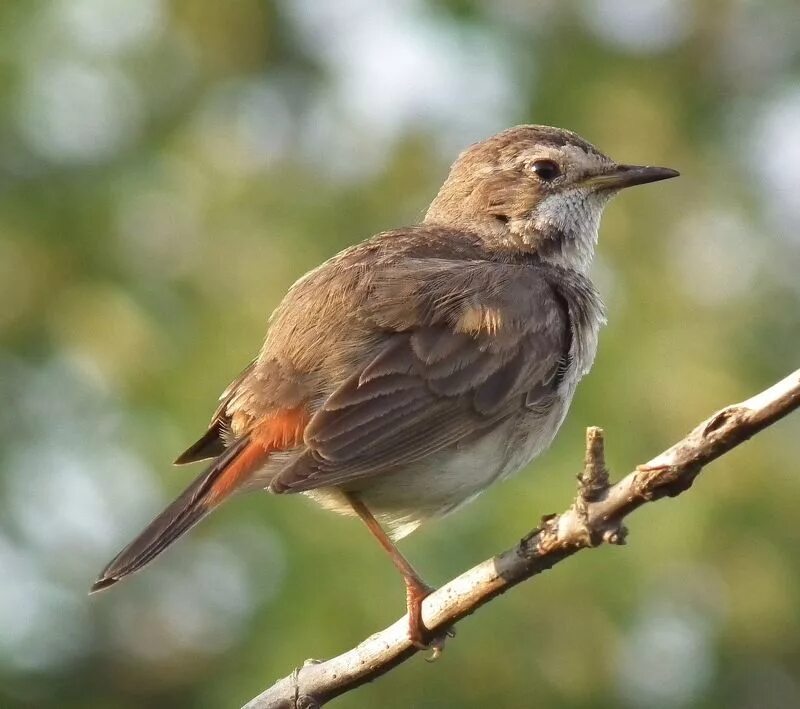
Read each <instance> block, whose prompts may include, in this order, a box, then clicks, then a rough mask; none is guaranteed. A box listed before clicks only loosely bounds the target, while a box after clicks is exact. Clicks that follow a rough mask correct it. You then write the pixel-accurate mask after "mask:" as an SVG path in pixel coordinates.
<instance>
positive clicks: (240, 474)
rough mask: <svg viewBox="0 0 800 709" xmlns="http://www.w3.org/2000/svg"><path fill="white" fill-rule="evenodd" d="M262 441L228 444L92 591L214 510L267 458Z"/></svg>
mask: <svg viewBox="0 0 800 709" xmlns="http://www.w3.org/2000/svg"><path fill="white" fill-rule="evenodd" d="M267 454H268V451H267V450H266V449H265V447H264V445H263V444H261V443H260V442H251V441H250V440H249V437H245V438H242V439H240V440H238V441H236V443H234V444H233V445H232V446H231V447H230V448H227V449H226V450H225V452H223V453H222V455H220V456H219V457H218V458H217V459H216V460H215V461H214V462H213V463H212V464H211V465H210V466H209V467H208V468H207V469H206V471H205V472H204V473H203V474H202V475H200V477H198V478H197V479H196V480H195V481H194V482H193V483H192V484H191V485H189V487H188V488H186V490H184V491H183V493H182V494H181V495H180V497H178V499H177V500H175V501H174V502H173V503H172V504H171V505H169V507H167V508H166V509H165V510H164V511H163V512H162V513H161V514H160V515H158V517H156V518H155V519H154V520H153V521H152V522H151V523H150V524H149V525H148V526H147V528H146V529H145V530H144V531H143V532H142V533H141V534H140V535H139V536H138V537H136V539H134V540H133V541H132V542H131V543H130V544H128V546H126V547H125V548H124V549H123V550H122V551H121V552H120V553H119V554H117V556H116V557H114V559H113V560H112V561H111V563H109V564H108V566H106V568H105V569H103V572H102V573H101V574H100V576H98V578H97V581H95V583H94V585H93V586H92V588H91V590H90V593H95V592H96V591H102V590H103V589H104V588H108V587H109V586H112V585H113V584H115V583H116V582H117V581H119V580H120V579H122V578H125V577H126V576H129V575H130V574H132V573H133V572H134V571H138V570H139V569H141V568H142V567H143V566H145V565H146V564H148V563H150V562H151V561H152V560H153V559H155V558H156V557H157V556H158V555H159V554H160V553H161V552H162V551H164V550H165V549H166V548H167V547H168V546H169V545H170V544H172V543H173V542H174V541H176V540H177V539H178V538H179V537H181V536H182V535H183V534H184V533H186V532H187V531H188V530H189V529H190V528H192V527H193V526H194V525H195V524H197V523H198V522H199V521H200V520H201V519H203V517H205V516H206V515H207V514H208V513H209V512H211V511H212V510H213V509H214V508H215V507H217V505H219V504H220V503H221V502H222V501H223V500H224V499H225V498H226V497H228V496H229V495H230V494H231V493H232V492H234V490H236V489H237V488H238V487H240V485H241V483H242V482H244V481H245V480H246V479H247V478H249V477H250V476H251V475H252V474H253V472H255V471H256V470H257V469H258V468H259V467H260V466H261V465H262V464H263V462H264V458H265V457H266V455H267Z"/></svg>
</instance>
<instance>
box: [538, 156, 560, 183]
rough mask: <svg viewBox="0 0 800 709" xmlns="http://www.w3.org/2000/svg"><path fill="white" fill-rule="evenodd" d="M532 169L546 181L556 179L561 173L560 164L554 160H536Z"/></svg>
mask: <svg viewBox="0 0 800 709" xmlns="http://www.w3.org/2000/svg"><path fill="white" fill-rule="evenodd" d="M531 169H532V170H533V172H534V173H535V174H536V177H538V178H539V179H540V180H543V181H544V182H550V181H551V180H555V179H556V177H558V176H559V175H560V174H561V170H560V169H559V167H558V164H557V163H555V162H554V161H552V160H536V161H534V163H533V165H531Z"/></svg>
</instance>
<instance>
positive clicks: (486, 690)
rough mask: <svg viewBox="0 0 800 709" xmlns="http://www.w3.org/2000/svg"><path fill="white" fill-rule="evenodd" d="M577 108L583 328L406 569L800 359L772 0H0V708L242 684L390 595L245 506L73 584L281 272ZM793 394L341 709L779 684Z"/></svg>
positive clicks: (553, 702) (498, 537)
mask: <svg viewBox="0 0 800 709" xmlns="http://www.w3.org/2000/svg"><path fill="white" fill-rule="evenodd" d="M522 122H537V123H548V124H553V125H559V126H564V127H568V128H571V129H574V130H576V131H578V132H579V133H581V134H582V135H583V136H585V137H586V138H587V139H589V140H590V141H591V142H593V143H595V144H596V145H598V146H599V147H600V148H601V149H602V150H604V151H606V152H607V153H609V154H611V155H612V156H614V157H615V158H616V159H618V160H620V161H625V162H641V163H651V164H665V165H669V166H672V167H675V168H678V169H679V170H680V171H681V172H682V175H683V176H682V177H681V178H680V179H679V180H675V181H670V182H667V183H663V184H659V185H653V186H648V187H642V188H639V189H636V190H633V191H631V192H630V193H626V194H625V195H624V196H621V197H619V198H618V199H617V200H615V201H614V203H612V204H611V205H610V207H609V208H608V210H607V212H606V215H605V218H604V220H603V225H602V227H601V235H600V246H599V254H598V257H597V260H596V263H595V267H594V274H595V278H596V281H597V283H598V286H599V288H600V290H601V291H602V293H603V296H604V298H605V300H606V302H607V304H608V310H609V322H608V326H607V327H606V328H605V329H604V331H603V332H602V335H601V343H600V349H599V353H598V357H597V361H596V363H595V367H594V369H593V371H592V373H591V375H590V376H589V377H588V378H587V379H586V380H585V381H584V382H583V383H582V384H581V386H580V387H579V390H578V394H577V396H576V399H575V402H574V405H573V407H572V410H571V413H570V415H569V417H568V419H567V422H566V423H565V425H564V427H563V429H562V431H561V433H560V435H559V436H558V438H557V441H556V443H555V444H554V446H553V447H552V449H551V450H550V451H549V452H548V453H547V454H546V455H544V456H542V457H541V459H539V460H538V461H537V462H536V463H534V464H533V465H532V466H530V469H529V470H526V471H525V472H524V473H523V474H521V475H520V476H518V477H516V478H514V479H513V480H511V481H510V482H507V483H505V484H503V485H501V486H498V487H497V488H495V489H493V490H491V491H490V492H488V493H486V494H485V495H484V496H483V497H482V498H481V499H480V501H479V502H478V503H476V504H474V505H471V506H470V507H469V508H467V509H466V510H464V511H462V512H460V513H458V514H457V515H455V516H454V517H452V518H449V519H448V520H446V521H445V522H439V523H436V524H432V525H431V526H429V527H428V528H426V529H424V530H423V531H421V532H419V533H418V534H416V535H414V536H413V537H412V538H410V539H409V540H408V541H407V542H404V543H403V549H404V550H405V551H406V552H407V553H408V555H409V556H410V558H411V559H412V560H413V561H414V562H415V564H416V565H417V566H418V567H419V568H420V570H421V571H422V573H423V575H424V576H425V577H426V578H427V579H428V580H429V581H430V582H431V583H441V582H443V581H445V580H446V579H448V578H450V577H451V576H453V575H455V574H457V573H458V572H459V571H461V570H463V569H465V568H467V567H469V566H470V565H472V564H473V563H475V562H477V561H479V560H481V559H483V558H486V557H487V556H489V555H491V554H492V553H494V552H496V551H498V550H500V549H502V548H504V547H506V546H508V545H509V544H511V543H513V541H514V540H515V539H518V538H519V537H520V536H522V535H523V534H524V533H526V532H527V531H528V530H529V529H531V528H532V527H533V526H535V524H536V522H537V520H538V519H539V517H540V516H541V515H543V514H545V513H549V512H554V511H557V510H561V509H563V508H565V507H566V506H567V505H568V504H569V502H570V500H571V498H572V495H573V490H574V477H575V475H576V473H577V472H578V470H579V469H580V465H581V458H582V440H583V431H584V428H585V427H586V426H587V425H590V424H595V425H601V426H603V427H604V428H605V429H606V433H607V440H608V456H609V462H610V464H611V466H612V467H613V470H614V471H616V473H617V474H622V473H624V472H626V471H628V470H630V469H631V468H632V466H633V465H635V464H636V463H639V462H643V461H645V460H647V459H648V458H650V457H651V456H653V455H655V454H656V453H658V452H660V451H661V450H662V449H663V448H665V447H667V446H668V445H669V444H671V443H672V442H673V441H674V440H676V439H677V438H678V437H680V436H681V435H682V434H684V433H685V432H686V431H687V430H688V429H690V428H691V427H692V426H694V425H695V424H696V423H697V422H699V421H700V420H701V419H703V418H704V417H706V416H707V415H709V414H710V413H711V412H713V411H714V410H716V409H717V408H719V407H721V406H722V405H725V404H727V403H731V402H734V401H737V400H740V399H742V398H745V397H747V396H749V395H751V394H753V393H755V392H756V391H758V390H760V389H762V388H764V387H766V386H767V385H769V384H771V383H772V382H773V381H775V380H777V379H778V378H780V377H782V376H784V375H785V374H788V373H789V372H790V371H791V370H792V369H794V368H795V367H797V366H798V361H799V359H800V358H798V350H800V328H799V327H798V326H800V307H799V306H800V276H798V274H799V273H800V5H798V3H797V2H796V0H770V1H769V2H767V1H766V0H764V1H763V2H758V1H756V0H708V1H704V2H689V1H688V0H686V1H682V0H599V1H598V2H589V1H588V0H587V1H585V2H560V1H557V0H550V1H543V2H524V0H501V1H498V2H489V1H488V0H487V1H486V2H477V1H472V2H470V1H469V0H461V1H456V0H453V1H451V2H445V3H425V2H422V1H421V0H419V1H417V0H403V1H402V2H374V1H370V0H342V1H340V2H315V1H314V0H282V1H281V2H264V1H260V0H259V1H256V0H235V1H232V2H213V1H211V0H207V1H206V0H182V1H175V2H169V1H168V0H59V1H56V0H52V1H44V0H3V2H2V3H0V338H2V339H1V340H0V396H1V397H2V406H1V407H0V706H2V707H59V708H73V707H75V708H77V707H81V708H82V707H91V708H94V707H97V708H106V707H108V708H110V707H115V708H116V707H120V708H121V709H125V708H128V707H238V706H240V705H241V704H242V703H243V702H244V701H246V700H247V699H248V698H250V697H251V696H253V695H255V694H256V693H258V692H259V691H260V690H261V689H263V688H264V687H266V686H268V685H269V684H271V683H272V681H273V680H274V679H276V678H277V677H279V676H283V675H285V674H287V673H288V672H289V671H290V670H291V669H292V668H293V667H294V666H296V665H298V664H300V663H301V662H302V661H303V660H304V659H305V658H308V657H316V658H324V657H329V656H331V655H334V654H337V653H338V652H340V651H343V650H345V649H347V648H349V647H350V646H352V645H353V644H354V643H356V642H357V641H359V640H360V639H362V638H364V637H366V636H367V635H368V634H370V633H372V632H374V631H376V630H378V629H380V628H382V627H384V626H385V625H387V624H389V623H390V622H393V621H394V620H395V619H396V618H397V617H399V615H400V614H401V613H402V611H403V600H404V599H403V592H402V586H401V583H400V582H399V579H398V578H397V577H396V574H395V572H394V570H393V569H392V568H391V567H390V565H389V563H388V562H387V560H386V559H385V558H383V554H382V552H381V551H380V550H379V548H378V547H377V545H376V544H375V543H374V542H373V541H372V540H371V539H370V538H369V536H368V535H367V533H366V532H365V531H364V530H363V529H362V528H361V527H360V526H359V525H358V523H357V522H354V521H352V520H347V519H342V518H338V517H336V516H333V515H329V514H327V513H325V512H322V511H320V510H318V509H317V508H316V507H315V506H313V505H312V504H311V503H310V502H309V501H307V500H305V499H304V498H302V497H287V498H280V499H277V498H270V497H268V496H266V495H263V496H258V495H253V496H250V497H248V498H240V499H237V500H235V501H233V502H231V503H230V504H229V505H227V506H226V507H225V509H223V510H221V511H220V512H219V513H217V514H216V515H214V517H213V518H211V519H209V520H208V521H207V522H206V523H204V524H203V525H201V527H199V528H198V529H196V530H194V532H193V533H192V534H191V535H189V537H188V538H187V539H186V540H185V541H182V542H181V543H180V544H179V545H177V546H176V547H175V548H174V549H171V550H170V551H169V553H168V554H166V555H165V556H164V557H163V558H161V559H159V560H158V562H157V563H155V564H154V565H153V566H152V567H151V568H148V569H147V571H146V572H144V573H142V574H140V575H138V576H136V577H135V578H133V579H131V580H130V581H128V582H126V583H125V584H122V585H120V586H119V587H117V588H114V590H113V591H111V592H108V593H105V594H101V595H99V596H95V597H92V598H89V597H87V595H86V590H87V589H88V587H89V585H90V584H91V582H92V581H93V579H94V578H95V576H96V574H97V572H98V571H99V570H100V568H101V567H102V566H103V565H104V563H105V562H106V561H108V559H109V558H110V557H111V556H112V555H113V554H114V553H115V552H116V551H117V550H118V549H119V548H120V546H122V545H123V544H124V543H125V542H127V541H128V540H129V538H130V537H131V536H132V535H133V534H135V533H136V532H137V531H138V530H139V529H140V528H141V526H142V525H143V524H144V523H146V522H147V521H148V520H149V519H150V518H151V517H152V515H153V514H155V512H156V511H158V510H159V509H160V508H161V506H162V505H163V504H164V503H165V502H166V501H167V500H168V499H169V498H171V497H172V496H173V495H175V494H176V493H177V492H178V491H179V490H180V489H181V488H182V487H183V486H184V485H185V484H186V483H187V482H188V480H189V479H190V478H191V477H192V476H193V475H194V474H195V471H193V470H187V469H172V468H171V466H170V461H171V460H172V458H173V457H174V456H175V455H176V454H177V453H178V452H179V451H180V450H181V449H182V447H184V446H185V445H186V444H188V443H189V442H191V441H192V440H193V439H194V437H196V436H197V435H198V434H199V433H200V432H201V431H202V430H203V428H204V425H205V424H206V422H207V419H208V417H209V415H210V413H211V411H212V410H213V408H214V406H215V400H216V396H217V395H218V394H219V392H220V391H221V390H222V389H223V388H224V387H225V385H226V384H227V383H228V381H229V380H230V379H231V378H232V377H233V376H234V375H235V374H236V373H237V372H238V371H239V370H240V369H241V368H242V367H243V366H244V365H245V364H246V363H247V362H248V361H249V359H250V358H251V356H252V355H253V354H254V353H255V352H256V351H257V348H258V347H259V345H260V341H261V338H262V337H263V333H264V329H265V323H266V318H267V316H268V314H269V313H270V311H271V310H272V309H273V308H274V307H275V305H276V304H277V303H278V302H279V299H280V298H281V295H282V294H283V293H284V292H285V290H286V289H287V288H288V286H289V285H291V283H292V282H293V281H294V280H295V279H296V278H298V277H299V276H300V275H302V274H303V273H304V272H305V271H306V270H308V269H310V268H312V267H314V266H315V265H317V264H318V263H320V262H321V261H322V260H324V259H325V258H327V257H328V256H330V255H332V254H334V253H336V252H337V251H338V250H339V249H341V248H343V247H345V246H346V245H348V244H351V243H353V242H356V241H358V240H361V239H363V238H366V237H367V236H369V235H370V234H372V233H374V232H376V231H380V230H382V229H386V228H391V227H396V226H400V225H404V224H410V223H414V222H416V221H418V220H419V219H420V217H421V215H422V214H423V213H424V209H425V207H426V205H427V203H428V201H429V200H430V199H431V198H432V196H433V195H434V194H435V191H436V189H437V187H438V185H439V184H440V183H441V181H442V179H443V177H444V175H445V174H446V170H447V166H448V164H449V163H450V161H451V160H452V159H453V158H454V156H455V155H456V154H457V153H458V151H459V150H460V149H462V148H463V147H464V146H466V145H468V144H469V143H471V142H473V141H475V140H478V139H480V138H482V137H486V136H488V135H490V134H492V133H494V132H496V131H498V130H501V129H503V128H505V127H507V126H509V125H513V124H515V123H522ZM798 459H800V418H798V417H794V418H793V419H789V420H787V421H784V422H782V423H780V424H779V425H777V426H775V427H774V428H771V429H770V430H769V431H767V432H765V433H763V434H762V435H760V436H758V437H757V438H756V439H755V440H753V441H752V442H751V443H748V444H747V445H745V446H744V447H742V448H741V449H738V450H737V451H735V452H734V453H732V454H731V455H729V456H727V457H725V458H724V460H722V461H720V462H717V463H715V464H714V465H713V467H712V468H711V469H710V470H708V471H707V472H706V473H704V474H703V475H702V477H701V478H700V480H699V481H698V482H697V484H696V485H695V488H694V489H693V490H692V491H691V492H690V493H689V494H687V495H685V496H683V497H681V498H680V500H679V501H670V502H662V503H659V504H658V505H655V506H652V507H649V508H647V509H645V510H643V511H641V512H639V513H637V514H636V516H634V517H633V518H632V519H631V520H630V529H631V534H630V543H629V545H628V546H627V547H624V548H602V549H599V550H596V551H592V552H588V553H584V554H581V555H579V556H578V557H577V558H574V559H571V560H569V561H567V562H566V563H564V564H562V565H559V566H558V567H557V568H556V569H555V570H554V571H552V572H550V573H547V574H545V575H543V576H541V577H539V578H537V579H535V580H534V581H533V582H531V583H528V584H525V585H523V586H522V587H520V588H517V589H515V590H514V591H512V592H511V593H509V594H508V595H507V596H505V597H503V598H501V599H498V600H496V601H495V602H493V603H491V604H490V605H489V606H488V607H486V608H484V609H482V610H481V611H480V612H479V613H478V614H477V615H475V616H473V617H471V618H469V619H467V620H465V621H464V622H462V623H461V624H460V625H459V629H458V630H459V633H458V637H457V638H456V640H455V641H453V642H451V643H450V644H449V646H448V648H447V652H446V653H445V656H444V657H443V658H442V660H441V661H440V662H438V663H436V664H435V665H428V664H426V663H425V662H423V661H422V659H421V657H417V658H414V659H413V660H412V661H410V662H408V663H406V664H405V665H404V666H402V667H401V668H399V669H397V670H396V671H394V672H392V673H390V674H389V675H387V676H385V677H383V678H381V679H380V680H378V681H377V682H375V683H374V684H372V685H370V686H367V687H364V688H361V689H359V690H357V691H355V692H353V693H352V694H349V695H347V696H346V697H344V698H342V699H340V700H338V703H337V704H336V706H340V707H342V708H346V707H488V706H498V707H538V706H548V707H569V708H578V707H580V708H584V707H585V708H589V707H592V708H594V707H704V708H706V707H707V708H709V709H711V708H717V707H719V708H722V707H725V708H731V707H733V708H743V709H744V708H747V709H751V708H752V709H756V708H758V709H764V708H766V709H771V708H775V709H783V708H785V707H790V706H800V524H798V504H799V503H800V466H798V462H797V461H798Z"/></svg>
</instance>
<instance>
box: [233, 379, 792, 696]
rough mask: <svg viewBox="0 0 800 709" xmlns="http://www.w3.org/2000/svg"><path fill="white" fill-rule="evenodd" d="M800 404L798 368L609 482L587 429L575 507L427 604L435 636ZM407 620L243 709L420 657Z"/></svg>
mask: <svg viewBox="0 0 800 709" xmlns="http://www.w3.org/2000/svg"><path fill="white" fill-rule="evenodd" d="M798 407H800V369H798V370H797V371H795V372H793V373H792V374H790V375H789V376H788V377H786V378H785V379H783V380H781V381H780V382H778V383H777V384H775V385H773V386H771V387H770V388H769V389H766V390H765V391H763V392H761V393H760V394H757V395H755V396H753V397H751V398H750V399H747V400H746V401H742V402H741V403H738V404H732V405H730V406H726V407H725V408H724V409H721V410H720V411H717V412H716V413H715V414H714V415H713V416H711V417H710V418H708V419H706V420H705V421H703V422H702V423H701V424H699V425H698V426H697V427H696V428H695V429H694V430H693V431H691V432H690V433H689V434H688V435H687V436H686V437H685V438H683V439H681V440H680V441H678V442H677V443H676V444H675V445H673V446H672V447H671V448H669V449H667V450H665V451H664V452H663V453H661V454H660V455H657V456H656V457H655V458H653V459H652V460H650V461H648V462H647V463H644V464H643V465H639V466H637V467H636V469H635V470H634V471H633V472H631V473H629V474H628V475H627V476H626V477H624V478H623V479H622V480H620V481H619V482H618V483H616V484H614V485H611V484H610V483H609V477H608V471H607V470H606V466H605V459H604V440H603V432H602V430H601V429H599V428H594V427H593V428H589V429H588V430H587V434H586V459H585V468H584V471H583V473H582V474H581V475H580V476H579V477H578V494H577V497H576V499H575V501H574V502H573V504H572V505H571V506H570V507H569V509H567V510H566V511H564V512H562V513H561V514H559V515H552V516H550V517H546V518H544V519H542V521H541V523H540V526H539V528H537V529H535V530H533V531H532V532H530V533H529V534H527V535H526V536H525V537H524V538H523V539H522V540H520V541H519V542H518V543H517V544H515V545H514V546H513V547H511V548H510V549H507V550H506V551H503V552H501V553H500V554H498V555H497V556H494V557H492V558H491V559H487V560H486V561H483V562H481V563H480V564H478V565H477V566H474V567H473V568H471V569H469V570H468V571H466V572H464V573H463V574H461V575H460V576H458V577H456V578H455V579H453V580H452V581H450V582H449V583H447V584H445V585H444V586H442V587H441V588H439V589H438V590H437V591H436V592H435V593H433V594H432V595H431V596H429V597H428V598H426V599H425V602H424V604H423V608H422V615H423V620H424V622H425V625H426V626H427V627H428V628H430V629H431V630H444V629H445V628H448V627H450V626H452V625H454V624H455V623H456V622H457V621H459V620H461V619H462V618H464V617H466V616H468V615H470V614H471V613H474V612H475V611H476V610H477V609H478V608H480V607H481V606H482V605H484V604H485V603H488V602H489V601H490V600H492V599H493V598H495V597H496V596H499V595H500V594H502V593H504V592H505V591H507V590H508V589H510V588H511V587H512V586H516V585H517V584H518V583H521V582H522V581H525V580H526V579H529V578H531V577H532V576H536V575H537V574H540V573H541V572H542V571H546V570H547V569H549V568H551V567H552V566H554V565H555V564H557V563H558V562H560V561H562V560H563V559H566V558H567V557H568V556H572V555H573V554H575V553H576V552H578V551H580V550H581V549H586V548H589V547H595V546H598V545H600V544H602V543H604V542H605V543H609V544H623V543H624V542H625V537H626V533H627V532H626V529H625V527H624V526H623V523H622V522H623V520H624V519H625V517H627V516H628V515H629V514H630V513H631V512H633V511H634V510H636V509H638V508H639V507H641V506H642V505H644V504H646V503H648V502H654V501H655V500H659V499H661V498H663V497H674V496H676V495H679V494H681V493H682V492H685V491H686V490H687V489H688V488H689V487H691V485H692V483H693V482H694V480H695V478H696V477H697V475H698V474H699V473H700V471H701V470H702V469H703V467H704V466H705V465H707V464H708V463H710V462H711V461H713V460H715V459H716V458H719V457H720V456H722V455H724V454H725V453H727V452H728V451H730V450H731V449H732V448H735V447H736V446H738V445H739V444H740V443H743V442H744V441H746V440H747V439H748V438H750V437H751V436H753V435H754V434H756V433H758V432H759V431H761V430H763V429H764V428H766V427H768V426H770V425H772V424H773V423H775V422H776V421H778V420H779V419H781V418H783V417H784V416H786V415H787V414H789V413H791V412H792V411H794V410H795V409H797V408H798ZM407 627H408V622H407V620H406V618H405V617H403V618H401V619H400V620H398V621H397V622H396V623H394V624H393V625H391V626H389V627H388V628H386V629H384V630H382V631H380V632H378V633H376V634H375V635H372V636H371V637H369V638H367V639H366V640H364V641H363V642H362V643H360V644H359V645H358V646H357V647H355V648H353V649H351V650H348V651H347V652H345V653H343V654H341V655H338V656H337V657H334V658H331V659H330V660H325V661H323V662H318V661H307V662H306V663H305V664H304V665H303V666H302V667H299V668H296V669H295V670H294V671H292V673H291V674H289V675H288V676H286V677H284V678H283V679H280V680H278V681H277V682H276V683H275V684H273V685H272V686H271V687H270V688H268V689H267V690H265V691H264V692H262V693H261V694H259V695H258V696H257V697H255V698H254V699H252V700H251V701H250V702H248V703H247V704H246V705H245V707H244V708H243V709H315V708H316V707H320V706H322V705H323V704H325V703H326V702H328V701H330V700H331V699H333V698H334V697H337V696H339V695H340V694H343V693H345V692H347V691H349V690H351V689H355V688H356V687H358V686H360V685H362V684H364V683H366V682H370V681H372V680H373V679H375V678H376V677H379V676H380V675H382V674H384V673H385V672H388V671H389V670H391V669H392V668H394V667H396V666H397V665H399V664H400V663H402V662H404V661H405V660H407V659H408V658H410V657H411V656H412V655H414V654H415V653H416V652H418V650H417V649H416V648H415V647H414V646H412V645H411V643H410V642H409V640H408V637H407Z"/></svg>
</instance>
